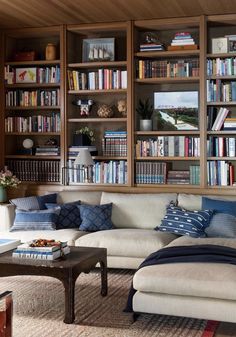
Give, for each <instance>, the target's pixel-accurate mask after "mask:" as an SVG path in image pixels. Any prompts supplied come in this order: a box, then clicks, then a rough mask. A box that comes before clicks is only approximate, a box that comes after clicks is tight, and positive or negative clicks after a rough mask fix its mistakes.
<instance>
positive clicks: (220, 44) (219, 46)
mask: <svg viewBox="0 0 236 337" xmlns="http://www.w3.org/2000/svg"><path fill="white" fill-rule="evenodd" d="M227 52H228V38H227V37H219V38H213V39H212V54H222V53H227Z"/></svg>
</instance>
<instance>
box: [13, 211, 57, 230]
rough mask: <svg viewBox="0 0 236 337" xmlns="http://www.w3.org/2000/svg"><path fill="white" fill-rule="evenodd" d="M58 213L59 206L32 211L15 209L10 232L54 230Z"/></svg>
mask: <svg viewBox="0 0 236 337" xmlns="http://www.w3.org/2000/svg"><path fill="white" fill-rule="evenodd" d="M59 213H60V208H59V207H56V208H52V209H47V210H34V211H25V210H21V209H16V216H15V220H14V224H13V226H12V227H11V229H10V232H15V231H39V230H54V229H56V224H57V219H58V215H59Z"/></svg>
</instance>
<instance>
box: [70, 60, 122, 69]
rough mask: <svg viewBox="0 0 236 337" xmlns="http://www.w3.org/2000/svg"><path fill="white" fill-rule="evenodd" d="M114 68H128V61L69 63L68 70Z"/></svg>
mask: <svg viewBox="0 0 236 337" xmlns="http://www.w3.org/2000/svg"><path fill="white" fill-rule="evenodd" d="M113 67H127V61H113V62H112V61H108V62H104V61H103V62H102V61H101V62H82V63H69V64H68V68H74V69H75V68H87V69H92V68H113Z"/></svg>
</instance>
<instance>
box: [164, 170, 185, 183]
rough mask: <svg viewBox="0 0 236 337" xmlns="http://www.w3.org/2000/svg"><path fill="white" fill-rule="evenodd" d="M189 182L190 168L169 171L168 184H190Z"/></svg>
mask: <svg viewBox="0 0 236 337" xmlns="http://www.w3.org/2000/svg"><path fill="white" fill-rule="evenodd" d="M189 183H190V171H189V170H178V171H172V170H170V171H168V175H167V184H189Z"/></svg>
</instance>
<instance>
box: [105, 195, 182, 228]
mask: <svg viewBox="0 0 236 337" xmlns="http://www.w3.org/2000/svg"><path fill="white" fill-rule="evenodd" d="M176 197H177V195H176V194H175V193H156V194H150V193H147V194H144V193H141V194H131V193H109V192H103V193H102V198H101V204H107V203H112V204H113V206H112V218H111V219H112V222H113V224H114V226H115V227H116V228H143V229H153V228H155V227H156V226H157V225H158V224H160V223H161V220H162V219H163V217H164V215H165V211H166V206H167V205H168V204H169V203H170V202H171V201H176Z"/></svg>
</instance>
